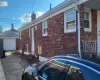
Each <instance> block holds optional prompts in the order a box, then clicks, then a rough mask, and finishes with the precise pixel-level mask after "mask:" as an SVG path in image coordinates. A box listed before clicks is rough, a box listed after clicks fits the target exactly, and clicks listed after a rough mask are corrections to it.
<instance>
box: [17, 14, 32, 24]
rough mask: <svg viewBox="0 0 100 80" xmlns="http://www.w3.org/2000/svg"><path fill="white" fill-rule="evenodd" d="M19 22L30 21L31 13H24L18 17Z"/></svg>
mask: <svg viewBox="0 0 100 80" xmlns="http://www.w3.org/2000/svg"><path fill="white" fill-rule="evenodd" d="M19 20H20V22H30V21H31V14H26V13H25V14H24V15H23V16H21V17H20V18H19Z"/></svg>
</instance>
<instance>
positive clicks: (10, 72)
mask: <svg viewBox="0 0 100 80" xmlns="http://www.w3.org/2000/svg"><path fill="white" fill-rule="evenodd" d="M31 61H32V60H31ZM31 61H30V60H28V59H27V58H25V57H22V56H21V55H15V54H12V55H10V56H8V57H6V58H3V59H2V64H3V68H4V72H5V76H6V79H7V80H21V74H22V71H23V69H24V68H25V67H27V66H29V65H31V64H33V63H35V61H33V62H32V63H30V62H31Z"/></svg>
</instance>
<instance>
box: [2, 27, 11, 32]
mask: <svg viewBox="0 0 100 80" xmlns="http://www.w3.org/2000/svg"><path fill="white" fill-rule="evenodd" d="M10 29H11V28H3V32H4V31H7V30H10Z"/></svg>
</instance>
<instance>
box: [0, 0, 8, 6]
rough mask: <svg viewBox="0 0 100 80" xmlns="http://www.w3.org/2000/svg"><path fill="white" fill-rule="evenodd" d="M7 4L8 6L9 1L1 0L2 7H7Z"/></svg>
mask: <svg viewBox="0 0 100 80" xmlns="http://www.w3.org/2000/svg"><path fill="white" fill-rule="evenodd" d="M6 6H8V2H7V1H0V7H6Z"/></svg>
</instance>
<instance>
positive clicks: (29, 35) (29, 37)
mask: <svg viewBox="0 0 100 80" xmlns="http://www.w3.org/2000/svg"><path fill="white" fill-rule="evenodd" d="M29 38H30V28H29Z"/></svg>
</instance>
